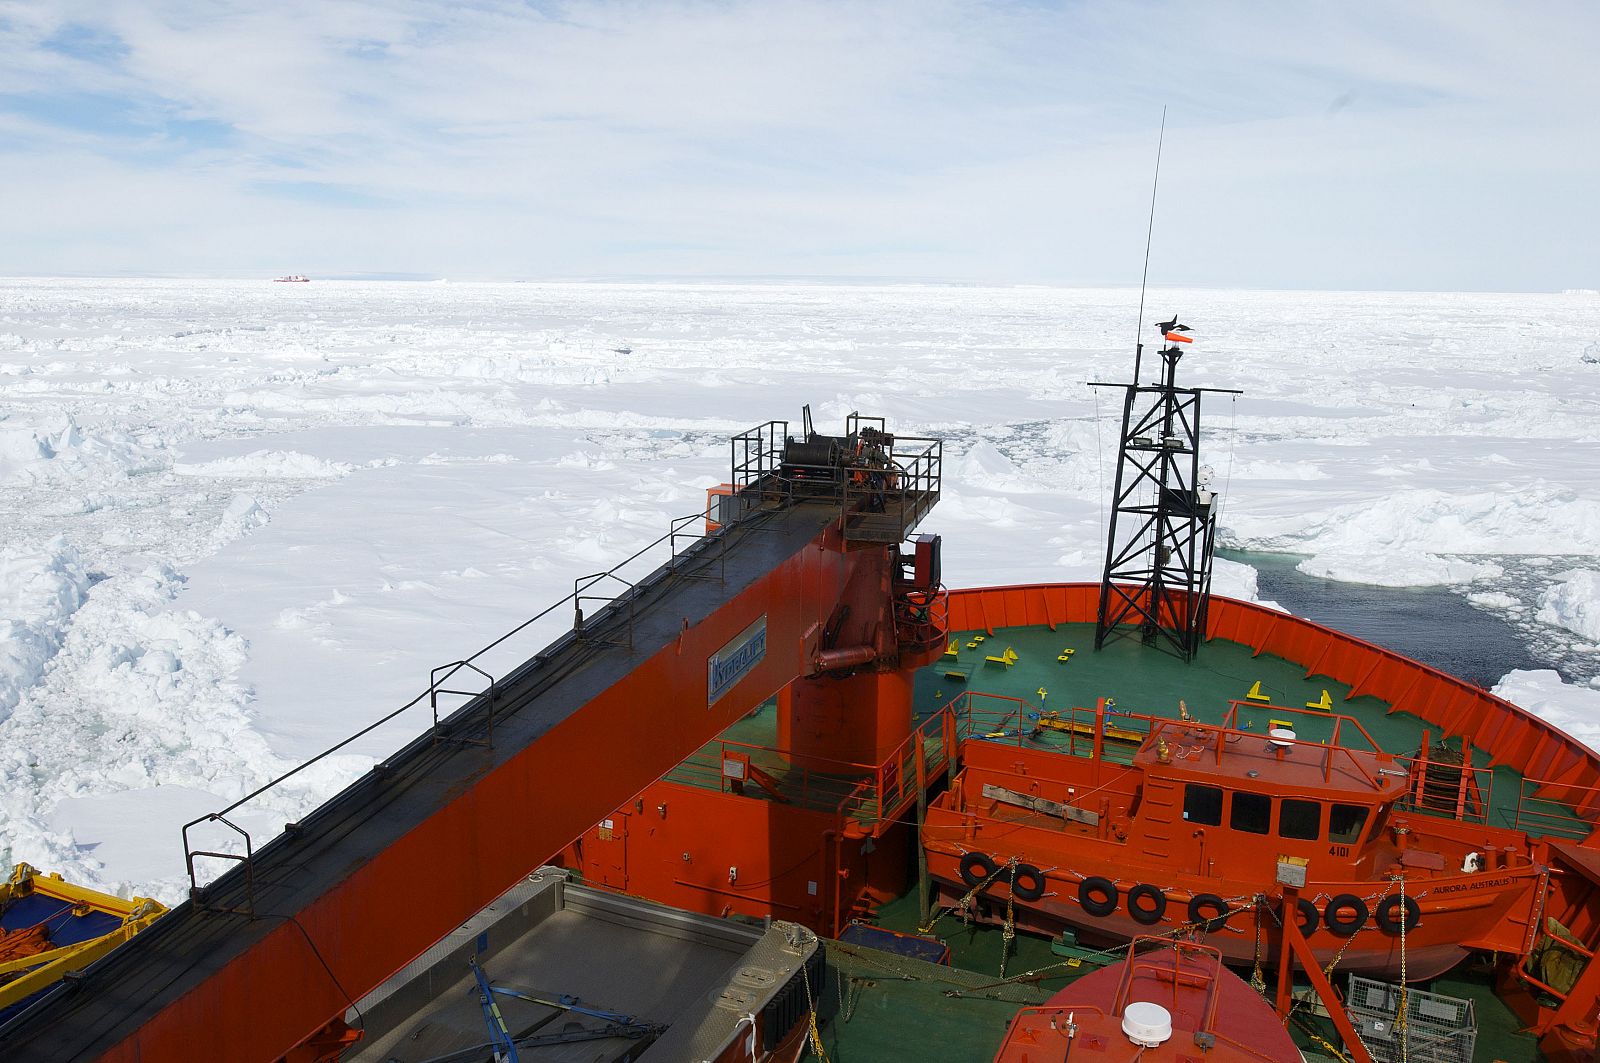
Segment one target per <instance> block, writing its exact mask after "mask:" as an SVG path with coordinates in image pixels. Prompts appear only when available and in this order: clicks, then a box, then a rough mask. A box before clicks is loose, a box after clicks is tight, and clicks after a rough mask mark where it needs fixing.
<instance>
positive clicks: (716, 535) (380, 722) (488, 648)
mask: <svg viewBox="0 0 1600 1063" xmlns="http://www.w3.org/2000/svg"><path fill="white" fill-rule="evenodd" d="M778 424H782V425H785V426H786V425H787V422H769V425H778ZM762 427H766V426H758V428H757V429H756V430H755V431H759V430H760V428H762ZM747 434H748V433H747ZM739 438H742V437H735V439H736V440H737V439H739ZM779 438H780V439H781V438H782V437H781V436H780V437H779ZM715 510H716V504H715V503H714V502H709V501H708V503H707V505H706V508H705V509H704V510H702V511H701V512H699V513H696V514H690V515H688V516H685V517H679V518H674V519H673V520H672V521H670V522H669V526H668V530H667V532H666V534H664V535H661V536H659V537H657V538H655V539H652V540H651V541H650V542H648V543H646V544H645V545H644V546H642V547H640V548H639V549H638V550H636V551H634V552H633V553H632V554H630V555H628V556H627V557H625V558H623V559H622V560H621V561H619V562H617V563H616V564H615V565H613V566H612V567H611V568H610V569H608V570H606V571H605V572H600V573H593V574H591V575H590V576H586V577H580V579H579V580H577V581H574V584H573V591H572V593H571V594H568V595H566V596H565V597H563V598H561V599H559V600H558V601H555V602H552V603H551V604H550V605H548V606H546V607H545V608H544V609H541V610H540V611H539V612H537V613H535V614H533V615H532V616H530V617H529V618H528V619H526V620H524V621H523V622H522V623H520V624H518V625H516V626H515V627H513V628H511V629H510V630H508V631H506V632H505V633H503V634H501V635H500V636H499V637H498V638H495V639H494V640H492V641H491V642H489V643H487V644H485V645H484V646H482V647H481V648H479V649H478V650H476V651H475V652H473V653H472V654H470V655H469V656H467V657H465V658H463V659H461V660H459V661H455V662H452V663H451V664H448V665H442V666H440V667H439V668H435V669H434V670H433V672H432V674H431V675H430V677H429V683H428V685H427V687H425V688H424V689H423V690H422V691H420V692H419V693H418V694H417V695H416V696H415V697H413V698H412V699H411V700H410V701H407V702H406V703H405V704H403V705H401V706H399V707H398V708H396V709H393V710H392V711H390V712H387V713H385V714H384V715H382V716H380V717H378V718H377V719H376V720H373V721H372V722H371V723H369V724H367V725H366V726H365V727H362V728H360V729H359V730H357V731H355V732H353V733H352V734H350V735H348V736H346V737H345V738H343V739H341V740H339V741H338V742H335V743H334V744H333V745H331V746H329V747H328V748H326V749H324V750H323V751H322V752H320V753H318V754H316V755H315V756H313V757H311V758H309V759H307V760H304V761H302V762H300V763H299V764H296V765H295V766H294V767H292V768H290V769H289V770H288V771H286V772H284V773H283V774H281V775H278V776H276V777H274V778H272V779H269V780H268V781H267V782H265V783H262V784H261V785H260V786H258V787H256V788H255V789H254V790H251V791H250V792H249V793H247V794H245V795H244V796H242V797H240V798H237V799H236V800H234V801H233V802H232V803H230V804H229V805H227V806H226V807H224V808H222V809H220V810H219V811H217V812H212V813H207V814H205V815H203V816H199V817H197V818H195V819H192V820H190V821H189V822H188V823H185V824H184V825H183V828H182V830H183V839H184V841H183V844H184V852H185V855H186V858H188V859H189V861H190V864H191V875H190V878H191V885H192V886H193V879H194V875H193V871H192V858H193V857H194V856H200V855H209V856H219V857H222V858H226V859H233V860H239V861H243V862H244V863H245V865H246V869H247V871H248V870H249V866H250V862H251V858H252V853H251V852H250V851H248V850H249V841H248V835H247V836H246V847H247V853H246V855H245V856H242V857H241V856H239V855H238V854H225V853H199V852H196V851H194V850H192V849H190V847H189V841H188V832H189V829H190V828H191V827H195V826H198V825H199V824H201V823H206V822H210V821H214V820H220V821H221V822H223V823H228V821H227V820H226V819H224V818H223V817H225V816H227V815H229V814H230V813H232V812H234V811H236V810H237V809H239V808H240V807H241V806H243V805H245V804H247V803H249V802H251V801H253V800H255V799H256V798H258V797H260V796H261V795H262V794H265V793H267V792H268V791H270V790H272V789H273V788H275V787H277V786H280V785H282V784H283V783H285V782H287V781H288V780H289V779H291V778H293V777H294V776H296V775H298V774H300V773H301V772H303V771H305V770H306V769H307V768H309V767H311V766H312V765H313V764H317V763H318V762H320V761H322V760H325V759H327V758H328V757H330V756H332V755H333V754H335V753H337V752H339V751H340V750H341V749H344V748H345V747H346V746H348V745H350V744H351V743H352V742H356V741H358V740H359V739H361V738H364V737H366V736H367V735H369V734H371V733H372V732H373V731H376V730H377V729H378V728H380V727H382V726H384V725H385V724H388V723H391V722H393V721H394V720H396V719H397V718H399V717H400V716H401V715H403V714H404V713H406V712H408V711H409V710H411V709H413V708H416V707H417V706H418V705H420V704H422V703H423V702H424V701H428V702H429V703H430V704H432V705H434V706H435V707H437V699H438V695H439V694H441V693H446V694H448V693H458V692H455V691H449V690H446V689H444V688H443V687H441V686H440V684H441V683H443V682H446V681H448V679H449V677H450V676H452V675H454V674H455V673H456V672H457V671H459V670H461V669H462V668H464V667H470V668H473V669H474V670H475V671H479V672H480V673H481V674H484V675H486V676H487V674H488V673H485V672H482V670H481V669H478V668H477V667H476V662H477V661H479V660H480V659H481V658H483V657H484V656H485V655H486V654H488V653H491V652H492V651H494V650H496V649H499V648H500V647H501V646H503V645H505V644H506V643H507V642H509V641H510V640H511V639H513V638H516V637H517V636H518V635H520V634H522V633H523V632H524V631H526V630H527V629H528V628H530V627H531V626H533V625H534V624H536V623H538V622H539V621H540V620H543V619H544V618H545V617H547V616H550V615H551V614H552V613H554V612H555V611H556V610H557V609H560V608H561V607H563V606H565V605H568V604H571V605H572V606H573V610H574V619H575V628H576V629H577V630H578V633H579V634H580V635H581V633H582V627H583V616H582V607H581V601H580V596H581V595H582V592H583V591H584V590H586V589H588V588H590V587H592V586H594V584H595V583H598V582H600V581H601V580H604V579H607V578H611V579H615V580H616V581H617V582H621V583H624V584H626V585H627V587H628V588H629V589H628V590H627V591H624V592H622V593H621V594H619V595H617V596H616V598H613V599H610V605H608V606H607V607H606V608H612V607H614V606H615V604H616V601H617V599H619V598H623V597H626V598H627V599H628V608H629V617H628V619H629V624H630V627H629V632H628V636H629V644H630V645H631V640H632V627H631V621H632V607H633V601H634V598H635V597H636V596H637V593H638V585H637V584H635V583H632V582H630V581H628V580H625V579H623V578H622V577H621V576H619V575H617V573H618V572H619V571H621V570H622V569H624V568H626V567H628V566H630V565H632V564H634V563H635V562H637V561H639V560H640V559H641V558H644V557H645V556H646V555H647V554H650V553H652V552H654V551H656V550H657V549H658V548H659V547H661V546H662V545H663V544H665V545H666V546H667V549H668V557H667V561H666V565H665V566H664V567H665V568H666V569H667V574H668V576H669V578H670V577H672V576H676V575H678V574H679V573H678V565H677V561H678V558H679V557H680V556H682V555H680V554H679V552H678V549H677V543H678V539H679V538H680V537H681V536H682V535H683V528H684V527H686V526H687V525H688V523H689V522H693V521H699V522H701V523H702V526H703V524H704V521H705V520H706V519H707V518H709V517H710V516H711V515H712V513H713V512H714V511H715ZM751 515H752V514H749V513H743V512H741V513H739V514H738V515H737V520H738V521H740V522H743V521H744V520H745V519H746V518H747V517H750V516H751ZM707 541H712V542H716V543H719V544H722V545H723V548H724V550H725V549H726V542H727V540H726V537H725V528H718V529H717V530H716V531H713V532H709V533H706V534H704V535H702V536H700V537H699V538H698V539H697V540H696V542H697V543H705V542H707ZM658 567H662V566H658ZM584 579H587V580H590V582H589V583H587V584H582V580H584ZM580 584H582V585H581V586H580ZM590 598H591V600H594V599H596V596H590ZM602 612H604V610H602ZM531 661H532V662H533V663H534V665H535V666H537V665H538V664H539V663H541V660H540V658H539V657H538V656H535V657H533V658H531ZM446 669H448V670H449V671H448V673H447V674H446V675H445V676H444V677H442V678H441V677H439V675H438V673H439V672H440V671H443V670H446ZM495 691H496V687H495V683H494V680H493V678H492V677H491V678H490V694H491V699H490V700H491V702H492V700H493V695H494V693H495ZM471 704H472V703H471V702H470V701H469V702H468V703H467V705H464V706H462V708H461V709H459V710H457V711H458V712H462V711H466V710H467V709H469V708H470V707H471ZM492 711H493V706H492V704H490V712H491V713H492ZM447 723H448V719H447V720H445V721H440V720H438V719H437V716H435V721H434V730H435V736H436V737H437V735H438V733H439V732H440V731H441V729H442V727H443V726H445V725H446V724H447ZM489 726H490V727H492V726H493V722H492V719H491V721H490V724H489ZM388 766H389V765H388V763H387V762H385V761H380V762H379V763H378V765H376V766H375V768H374V769H373V770H375V771H383V770H387V769H388ZM228 825H229V826H233V824H231V823H228ZM234 829H235V830H238V828H237V827H235V828H234ZM241 833H243V832H242V831H241ZM193 888H198V887H197V886H194V887H193ZM252 888H253V887H252Z"/></svg>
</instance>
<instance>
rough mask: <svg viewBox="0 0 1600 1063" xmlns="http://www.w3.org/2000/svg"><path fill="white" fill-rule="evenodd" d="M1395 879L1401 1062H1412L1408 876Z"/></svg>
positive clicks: (1402, 829)
mask: <svg viewBox="0 0 1600 1063" xmlns="http://www.w3.org/2000/svg"><path fill="white" fill-rule="evenodd" d="M1399 829H1400V830H1401V831H1404V830H1405V829H1406V828H1404V827H1401V828H1399ZM1395 881H1396V882H1398V883H1400V1063H1411V1038H1410V1034H1411V1031H1410V1029H1409V1028H1408V1027H1409V1025H1410V1024H1409V1023H1407V1022H1406V1008H1407V1003H1406V993H1407V990H1406V924H1407V923H1409V922H1411V920H1410V919H1409V918H1407V913H1406V877H1405V876H1404V875H1400V876H1398V877H1397V878H1396V879H1395Z"/></svg>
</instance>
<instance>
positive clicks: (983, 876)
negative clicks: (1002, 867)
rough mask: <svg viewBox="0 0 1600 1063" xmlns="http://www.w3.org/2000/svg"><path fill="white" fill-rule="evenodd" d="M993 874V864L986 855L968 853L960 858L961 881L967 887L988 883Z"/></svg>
mask: <svg viewBox="0 0 1600 1063" xmlns="http://www.w3.org/2000/svg"><path fill="white" fill-rule="evenodd" d="M994 873H995V863H994V861H993V860H991V859H989V857H988V854H986V853H980V852H976V851H974V852H970V853H967V854H966V855H965V856H963V857H962V858H961V881H962V882H965V883H966V884H967V885H969V886H977V885H979V884H981V883H984V882H988V881H989V878H990V877H991V876H992V875H993V874H994Z"/></svg>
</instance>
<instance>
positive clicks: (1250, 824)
mask: <svg viewBox="0 0 1600 1063" xmlns="http://www.w3.org/2000/svg"><path fill="white" fill-rule="evenodd" d="M1271 820H1272V798H1270V797H1268V796H1267V795H1266V794H1251V793H1243V792H1241V793H1236V794H1234V795H1233V809H1232V811H1231V812H1230V813H1229V816H1228V826H1230V827H1232V828H1233V829H1234V830H1242V831H1247V832H1249V833H1251V834H1265V833H1267V827H1268V826H1269V825H1270V823H1271Z"/></svg>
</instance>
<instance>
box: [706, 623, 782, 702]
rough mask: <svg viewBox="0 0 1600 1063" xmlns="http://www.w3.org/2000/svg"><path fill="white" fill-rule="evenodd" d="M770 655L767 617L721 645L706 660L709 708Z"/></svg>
mask: <svg viewBox="0 0 1600 1063" xmlns="http://www.w3.org/2000/svg"><path fill="white" fill-rule="evenodd" d="M766 656H767V617H766V614H762V616H761V619H759V620H757V621H756V622H755V623H753V624H751V625H750V626H749V627H747V628H745V629H744V630H743V631H741V632H739V634H738V635H736V636H734V638H733V641H731V642H729V643H728V644H727V645H726V646H724V647H722V649H720V650H718V651H717V652H716V653H713V654H712V655H711V656H710V657H709V658H707V660H706V708H708V709H709V708H710V707H711V706H713V705H715V704H716V703H717V699H718V698H720V697H722V695H724V694H726V693H727V692H728V691H729V690H731V689H733V685H734V684H735V683H737V682H738V681H739V680H741V679H743V678H744V677H745V676H747V675H749V674H750V673H751V671H753V670H754V669H755V666H756V665H758V664H760V663H761V662H762V660H763V659H765V658H766Z"/></svg>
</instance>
